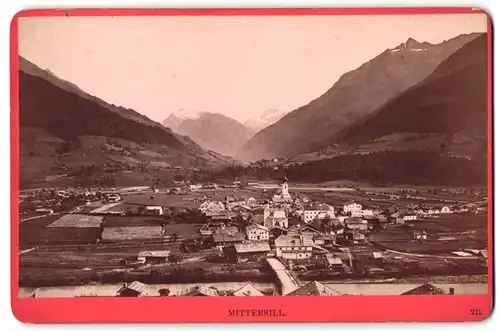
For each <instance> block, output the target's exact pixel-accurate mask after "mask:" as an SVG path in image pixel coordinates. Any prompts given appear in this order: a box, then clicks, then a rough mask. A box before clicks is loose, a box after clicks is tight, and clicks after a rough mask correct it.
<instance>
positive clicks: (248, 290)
mask: <svg viewBox="0 0 500 331" xmlns="http://www.w3.org/2000/svg"><path fill="white" fill-rule="evenodd" d="M233 295H234V296H235V297H244V296H246V297H261V296H264V294H263V293H262V292H261V291H259V290H258V289H256V288H255V286H253V285H252V284H250V283H248V284H246V285H245V286H243V287H242V288H240V289H239V290H237V291H235V292H234V293H233Z"/></svg>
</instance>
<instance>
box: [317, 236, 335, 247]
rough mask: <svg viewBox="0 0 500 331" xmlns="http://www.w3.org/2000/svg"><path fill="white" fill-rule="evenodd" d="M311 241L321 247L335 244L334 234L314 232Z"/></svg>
mask: <svg viewBox="0 0 500 331" xmlns="http://www.w3.org/2000/svg"><path fill="white" fill-rule="evenodd" d="M313 241H314V244H315V245H318V246H321V247H323V248H325V247H326V248H332V247H333V246H335V242H336V236H335V235H334V234H319V233H317V234H314V235H313Z"/></svg>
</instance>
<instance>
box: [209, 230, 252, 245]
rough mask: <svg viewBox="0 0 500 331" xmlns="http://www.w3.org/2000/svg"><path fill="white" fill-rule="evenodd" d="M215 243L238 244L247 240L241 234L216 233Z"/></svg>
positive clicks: (214, 236)
mask: <svg viewBox="0 0 500 331" xmlns="http://www.w3.org/2000/svg"><path fill="white" fill-rule="evenodd" d="M213 239H214V242H216V243H218V242H219V243H220V242H238V241H243V240H245V235H244V234H243V233H241V232H238V233H235V234H232V235H231V234H226V233H214V234H213Z"/></svg>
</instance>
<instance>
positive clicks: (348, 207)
mask: <svg viewBox="0 0 500 331" xmlns="http://www.w3.org/2000/svg"><path fill="white" fill-rule="evenodd" d="M343 212H344V214H346V215H351V216H361V215H362V214H363V206H361V205H360V204H359V203H355V202H354V201H353V202H348V203H344V205H343Z"/></svg>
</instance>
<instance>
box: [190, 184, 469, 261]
mask: <svg viewBox="0 0 500 331" xmlns="http://www.w3.org/2000/svg"><path fill="white" fill-rule="evenodd" d="M199 208H200V211H201V212H202V213H203V214H204V215H205V218H206V224H205V226H204V227H203V228H202V229H201V230H200V233H201V235H202V236H203V238H204V241H205V242H208V247H215V248H218V249H220V250H222V251H223V252H224V255H225V256H226V257H227V259H228V260H229V261H231V262H234V263H239V262H244V261H248V260H258V259H262V258H267V257H277V258H280V259H282V260H284V261H293V262H295V263H296V264H301V261H303V260H307V261H309V262H310V260H311V259H314V260H321V261H324V263H325V264H326V265H327V266H328V267H329V268H330V269H335V270H338V271H342V270H346V269H349V268H352V261H350V263H349V260H350V259H351V256H350V254H347V253H346V252H348V251H349V248H348V247H349V246H356V245H365V244H366V242H367V238H368V237H369V234H370V233H371V232H372V231H375V230H378V231H380V230H384V229H388V228H390V227H392V226H394V227H396V226H400V225H402V224H405V223H406V222H412V221H417V220H418V219H420V218H424V217H432V216H433V215H438V214H450V213H455V212H457V213H458V212H467V211H469V208H468V207H467V206H466V205H453V206H448V205H442V206H435V205H429V206H426V205H411V206H405V207H398V206H396V205H392V206H391V207H389V208H386V209H381V208H377V207H373V208H365V207H363V206H362V205H361V204H359V203H356V202H355V201H347V202H346V203H344V204H343V205H342V206H335V207H334V206H331V205H328V204H324V203H317V202H314V201H310V200H309V199H308V198H306V197H300V196H297V197H295V198H294V197H292V195H291V194H290V192H289V189H288V181H287V179H286V177H285V179H284V180H283V182H282V184H281V188H280V189H279V190H278V192H276V194H274V195H272V196H271V197H270V198H269V199H256V198H254V197H249V198H247V197H240V198H236V197H231V196H228V197H226V198H225V200H224V201H210V200H206V201H205V202H203V203H202V204H201V205H200V207H199ZM412 235H413V238H412V239H413V240H418V241H422V240H427V235H428V234H427V232H426V231H425V230H422V231H414V232H413V234H412ZM346 261H347V262H346Z"/></svg>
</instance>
